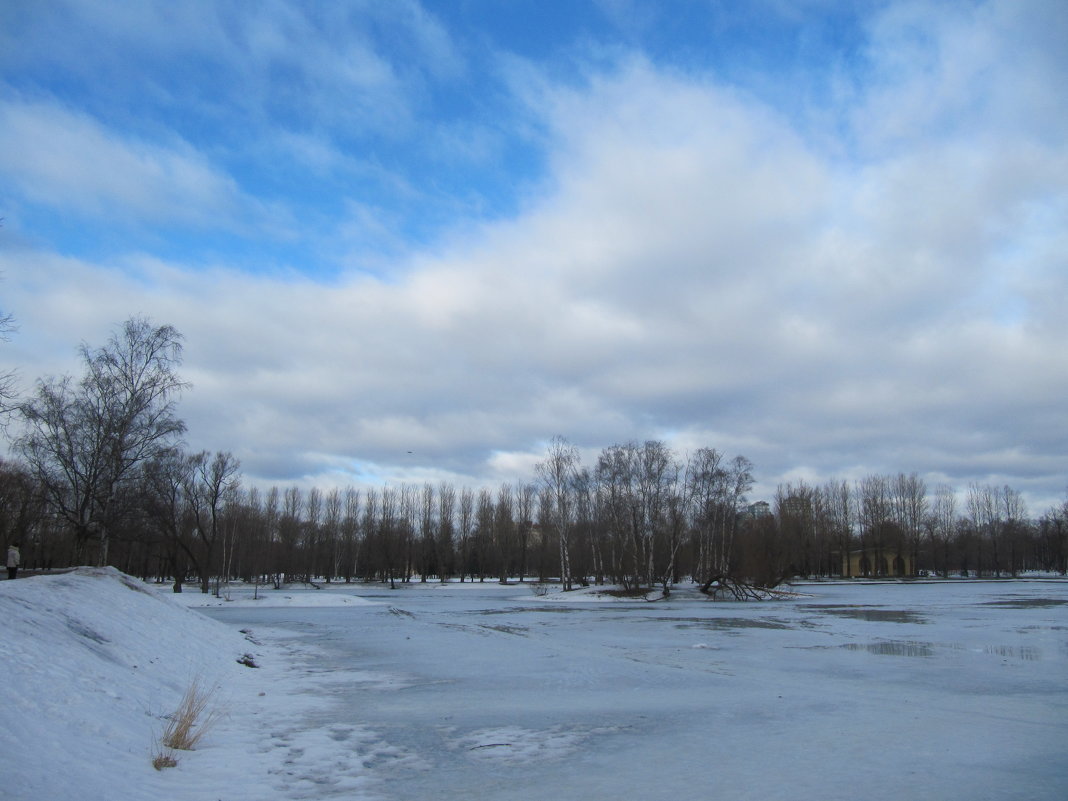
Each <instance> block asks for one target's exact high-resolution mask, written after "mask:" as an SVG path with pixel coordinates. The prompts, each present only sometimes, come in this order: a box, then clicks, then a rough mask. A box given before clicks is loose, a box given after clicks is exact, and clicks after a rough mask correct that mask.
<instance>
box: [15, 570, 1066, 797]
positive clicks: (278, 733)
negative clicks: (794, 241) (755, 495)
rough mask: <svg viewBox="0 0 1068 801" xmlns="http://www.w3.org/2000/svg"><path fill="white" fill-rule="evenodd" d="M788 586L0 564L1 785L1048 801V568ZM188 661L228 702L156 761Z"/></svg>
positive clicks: (170, 792)
mask: <svg viewBox="0 0 1068 801" xmlns="http://www.w3.org/2000/svg"><path fill="white" fill-rule="evenodd" d="M797 590H798V595H797V596H796V597H792V598H783V599H778V600H773V601H766V602H760V603H736V602H710V601H708V600H707V599H706V598H704V597H703V596H701V595H699V594H698V593H696V592H695V591H693V590H691V589H688V588H680V589H678V590H676V591H675V592H673V593H672V595H671V598H670V599H667V600H657V601H653V602H647V601H644V600H633V599H631V600H624V599H618V598H611V597H607V596H603V595H598V594H597V592H596V590H595V589H591V590H588V591H582V592H576V593H566V594H564V593H553V594H549V595H545V596H540V595H536V594H535V593H534V592H532V591H531V590H530V589H529V588H527V587H523V586H519V585H509V586H501V585H497V584H490V583H486V584H479V583H476V584H470V583H465V584H464V585H459V584H449V585H444V586H443V585H438V584H425V585H424V584H412V585H405V586H403V587H402V588H400V589H398V590H396V591H390V590H389V589H386V588H385V587H382V586H379V585H353V586H349V587H345V586H340V587H339V586H334V587H331V588H329V589H324V590H321V591H320V590H312V589H307V590H305V589H302V588H300V587H288V588H286V589H284V590H282V591H274V590H269V589H268V590H264V589H263V588H262V587H261V588H260V589H259V591H258V592H259V594H261V595H262V596H265V597H264V598H261V600H252V595H253V590H252V589H248V590H244V589H235V590H232V591H231V593H230V598H231V600H230V601H223V600H219V599H215V598H212V597H211V596H204V595H201V594H199V593H196V592H187V593H183V594H182V595H181V596H177V597H175V596H172V595H171V594H170V593H167V592H165V591H162V590H161V591H160V592H158V593H157V591H156V590H154V589H152V588H149V587H146V586H145V585H143V584H141V583H140V582H136V581H134V580H133V579H130V578H129V577H124V576H122V575H121V574H119V573H117V572H116V571H113V570H104V571H95V570H83V571H79V572H78V573H74V574H70V575H66V576H51V577H38V578H30V579H25V580H23V579H20V580H18V581H14V582H0V619H2V620H3V630H4V640H3V646H2V649H0V798H2V799H20V801H21V800H23V799H25V800H26V801H30V799H33V800H34V801H37V800H38V799H65V801H83V799H84V800H86V801H88V800H91V799H108V800H109V801H110V799H114V798H120V797H121V798H123V799H146V800H147V799H152V801H158V799H164V798H165V799H168V801H192V800H193V799H196V800H197V801H216V800H217V799H225V801H242V800H243V799H248V800H249V801H251V800H252V799H262V798H278V799H332V798H339V799H341V798H343V799H352V800H359V799H396V800H398V801H399V800H401V799H404V800H408V799H421V798H424V797H428V798H440V799H469V798H478V799H480V800H481V801H497V800H498V799H524V801H527V800H529V799H539V798H543V797H546V798H553V799H562V800H567V799H602V798H644V799H677V798H688V797H699V798H713V799H717V798H730V799H748V798H752V799H761V801H768V799H789V800H790V801H799V800H800V801H804V800H805V799H820V801H823V799H832V800H833V799H856V798H864V799H901V798H907V799H940V800H945V799H961V800H962V801H964V800H965V799H966V800H967V801H973V800H974V799H1041V800H1045V799H1049V801H1053V800H1054V799H1056V800H1057V801H1062V800H1063V799H1064V798H1068V749H1066V748H1065V745H1064V744H1065V742H1068V582H1063V581H1026V582H1024V581H1002V582H980V581H971V580H969V581H955V582H954V581H950V582H932V583H882V584H880V583H861V582H852V583H849V582H847V583H822V584H811V585H806V586H801V587H798V588H797ZM188 606H201V607H203V609H201V610H200V611H199V612H198V611H190V610H189V609H187V608H184V607H188ZM205 615H207V616H210V617H211V618H214V620H211V619H208V617H206V616H205ZM245 652H249V653H251V654H252V656H253V657H254V660H255V662H256V664H258V665H260V666H261V667H260V668H259V669H250V668H248V667H244V666H242V665H239V664H238V662H237V658H239V657H241V656H242V654H243V653H245ZM193 677H198V678H200V679H201V680H203V681H204V682H205V683H207V684H210V685H213V686H217V687H218V688H219V698H220V701H221V703H222V704H223V706H224V711H225V715H224V717H223V718H222V719H221V720H220V721H219V722H218V724H217V725H216V728H214V729H213V730H212V731H211V732H210V733H209V734H208V736H207V737H206V738H205V740H204V741H203V742H202V744H201V746H200V747H199V748H198V750H197V751H195V752H192V753H184V752H183V753H181V754H179V764H178V766H177V767H176V768H174V769H171V770H166V771H162V772H157V771H155V770H153V769H152V767H151V765H150V759H151V756H152V754H153V750H154V748H155V747H156V743H154V739H155V738H158V734H159V731H160V730H161V728H162V724H163V721H164V719H165V716H166V715H167V713H168V712H169V711H170V710H173V709H174V708H175V706H176V704H177V702H178V699H179V698H180V696H181V693H182V691H183V690H184V689H185V687H186V686H187V685H188V682H189V681H190V680H191V678H193ZM118 788H121V789H118Z"/></svg>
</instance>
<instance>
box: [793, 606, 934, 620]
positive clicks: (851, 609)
mask: <svg viewBox="0 0 1068 801" xmlns="http://www.w3.org/2000/svg"><path fill="white" fill-rule="evenodd" d="M800 608H801V609H804V610H806V611H812V612H819V613H820V614H824V615H837V616H838V617H851V618H855V619H857V620H867V621H869V622H872V623H926V622H927V620H926V619H925V618H924V617H923V615H920V614H917V613H916V612H911V611H909V610H907V609H883V608H882V607H879V606H853V605H850V606H841V605H836V604H805V605H804V606H802V607H800Z"/></svg>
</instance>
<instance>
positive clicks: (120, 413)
mask: <svg viewBox="0 0 1068 801" xmlns="http://www.w3.org/2000/svg"><path fill="white" fill-rule="evenodd" d="M80 352H81V357H82V362H83V364H84V367H85V374H84V376H83V377H82V378H81V380H80V381H77V382H75V381H74V379H72V378H71V377H69V376H64V377H62V378H49V379H43V380H41V381H39V382H38V384H37V389H36V391H35V393H34V394H33V396H32V397H31V398H30V399H29V400H27V401H26V402H24V403H22V404H20V405H19V407H18V409H19V412H20V414H21V417H22V419H23V421H24V422H25V424H26V429H25V431H24V433H23V434H22V435H21V436H19V437H18V438H17V439H16V441H15V447H16V450H17V451H18V452H19V453H20V454H21V455H22V456H23V458H24V459H25V460H26V463H27V465H28V466H29V468H30V470H31V471H32V472H33V474H34V475H35V476H36V477H37V479H38V480H39V481H40V482H41V485H42V486H43V487H44V488H45V492H46V497H47V499H48V502H49V504H50V506H51V507H52V509H53V510H54V512H55V513H56V514H57V515H58V516H59V517H60V518H62V519H63V520H64V521H66V522H67V524H68V525H70V526H71V528H72V529H73V531H74V532H75V536H76V538H77V540H78V542H79V543H82V544H85V543H86V542H87V541H88V540H89V539H90V537H92V536H94V535H95V536H98V537H99V540H100V550H99V555H98V562H99V564H106V563H107V561H108V532H109V527H110V526H111V525H112V524H113V523H114V522H115V521H114V519H113V516H112V515H113V512H115V511H116V503H115V501H116V498H117V497H118V496H119V495H120V493H121V492H122V490H123V489H124V488H125V485H126V484H127V483H128V482H131V481H132V480H133V479H134V478H135V477H136V471H137V470H138V468H140V467H141V466H142V465H143V464H145V463H146V462H148V461H149V460H151V459H153V458H155V457H156V456H158V455H159V454H161V453H163V452H165V451H166V450H167V449H169V448H171V447H173V445H174V444H175V442H176V441H177V439H178V438H179V437H180V436H181V434H182V433H183V432H184V431H185V424H184V423H183V422H182V421H181V420H179V419H178V418H177V417H176V416H175V402H176V398H177V395H178V394H179V393H180V392H181V390H182V389H183V388H185V387H186V386H187V385H186V384H185V383H184V382H182V381H181V379H180V378H179V377H178V374H177V372H176V369H177V367H178V366H179V364H180V363H181V353H182V346H181V335H180V334H179V333H178V331H177V330H175V329H174V328H172V327H171V326H167V325H164V326H159V327H154V326H152V325H151V324H150V323H149V322H148V321H147V320H145V319H143V318H131V319H130V320H127V321H126V322H125V323H124V324H123V325H122V327H121V329H120V330H119V331H118V332H116V333H115V334H113V335H112V337H111V338H110V340H109V341H108V344H107V345H105V346H104V347H103V348H100V349H91V348H90V347H89V346H87V345H84V344H83V345H82V347H81V351H80Z"/></svg>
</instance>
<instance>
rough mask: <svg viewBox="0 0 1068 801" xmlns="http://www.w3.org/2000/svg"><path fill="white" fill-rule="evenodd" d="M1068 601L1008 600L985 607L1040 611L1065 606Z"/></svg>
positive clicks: (989, 602) (1047, 599)
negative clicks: (1050, 607)
mask: <svg viewBox="0 0 1068 801" xmlns="http://www.w3.org/2000/svg"><path fill="white" fill-rule="evenodd" d="M1065 605H1068V601H1065V600H1062V599H1060V598H1022V597H1021V598H1007V599H1003V600H1000V601H986V602H984V603H983V606H1000V607H1002V608H1003V609H1040V608H1043V607H1047V606H1065Z"/></svg>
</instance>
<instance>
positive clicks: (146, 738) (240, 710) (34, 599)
mask: <svg viewBox="0 0 1068 801" xmlns="http://www.w3.org/2000/svg"><path fill="white" fill-rule="evenodd" d="M0 633H2V642H0V798H13V799H14V798H17V799H31V798H32V799H44V798H67V799H96V798H100V799H103V798H116V797H119V795H116V793H118V792H119V788H120V787H121V788H122V790H121V793H120V795H121V796H122V797H124V798H141V797H146V798H147V797H155V798H162V797H166V798H172V799H173V798H197V797H202V796H203V797H206V795H208V794H211V793H212V792H213V791H215V792H216V794H213V795H211V797H212V798H217V797H220V796H219V795H218V792H217V791H219V790H220V786H227V785H229V786H230V787H231V788H232V787H233V785H234V784H235V783H240V784H244V788H243V790H246V791H250V792H253V793H254V792H256V791H257V790H266V789H268V787H269V784H270V781H269V777H268V776H266V775H264V774H265V771H267V770H269V766H265V765H263V764H262V763H260V764H259V765H258V766H257V767H258V770H249V771H244V770H242V768H244V767H249V768H252V767H253V765H251V764H248V760H249V755H250V754H253V753H255V751H256V744H255V740H254V738H255V737H256V736H257V735H256V733H255V732H248V731H245V729H247V728H249V727H248V725H247V724H248V722H249V720H250V716H255V715H257V714H258V711H259V709H261V708H262V710H263V711H265V712H266V710H268V709H271V707H270V706H268V705H269V704H270V703H271V702H272V701H273V702H274V703H275V704H277V702H278V700H279V699H277V698H276V697H275V698H271V697H269V696H271V695H276V689H277V686H278V685H277V684H276V683H275V680H277V679H278V678H279V677H280V675H281V671H283V669H284V668H283V667H282V666H281V665H279V658H276V657H278V655H274V654H272V655H269V657H270V658H267V659H264V655H263V654H262V653H260V652H261V650H262V649H260V648H259V647H258V646H256V645H255V644H253V643H251V642H250V641H248V640H247V639H246V638H245V637H244V635H242V634H241V633H240V632H237V631H234V630H232V629H230V628H227V627H226V626H224V625H222V624H221V623H218V622H216V621H213V620H210V619H208V618H207V617H205V616H203V615H202V614H200V613H197V612H194V611H191V610H189V609H187V608H185V607H184V606H182V605H180V604H178V603H176V602H174V601H171V600H170V599H169V598H167V597H166V596H165V595H163V594H157V593H156V592H155V591H154V590H153V589H152V588H150V587H147V586H146V585H144V584H142V583H141V582H139V581H137V580H136V579H133V578H130V577H129V576H125V575H123V574H121V573H119V572H118V571H116V570H114V569H111V568H99V569H98V568H82V569H79V570H77V571H74V572H72V573H66V574H62V575H52V576H39V577H32V578H26V579H19V580H17V581H5V582H0ZM245 654H251V655H252V656H253V657H254V658H255V660H256V661H257V662H259V663H261V664H263V665H264V666H265V667H266V669H264V670H258V669H251V668H250V667H247V666H245V665H242V664H239V662H238V660H239V659H241V658H242V657H243V656H244V655H245ZM272 668H273V669H272ZM194 681H197V682H199V683H200V685H201V686H202V687H204V688H215V689H216V691H215V695H214V698H213V702H212V703H213V704H214V705H215V708H216V709H217V710H218V711H219V712H220V713H221V715H222V717H221V718H220V719H219V721H218V723H217V724H216V726H215V728H214V729H213V730H212V731H211V732H210V733H209V734H208V736H207V737H206V739H205V740H204V742H203V744H202V747H201V748H200V749H199V750H198V751H197V752H190V753H185V752H177V753H176V756H177V758H178V760H179V765H178V767H177V768H176V769H173V770H165V771H162V772H160V771H156V770H154V769H153V767H152V764H151V761H152V757H153V756H154V755H155V754H157V753H159V750H160V746H159V738H160V736H161V734H162V731H163V728H164V726H165V725H166V716H167V715H169V714H170V713H172V712H173V711H174V710H175V709H176V708H177V706H178V704H179V702H180V701H181V698H182V696H183V694H184V693H185V691H186V690H187V688H188V687H189V686H190V684H191V683H192V682H194ZM269 687H270V689H269ZM283 706H284V705H283ZM231 713H234V714H231ZM237 726H240V728H239V730H235V727H237ZM243 761H244V762H245V764H242V762H243ZM235 763H236V764H235ZM235 774H237V775H238V776H240V775H241V774H245V775H244V776H243V777H242V779H243V781H241V780H239V782H234V779H235V778H237V776H235ZM257 774H259V777H260V778H259V780H257ZM224 795H226V797H228V798H231V797H233V793H224ZM242 795H243V793H242Z"/></svg>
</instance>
